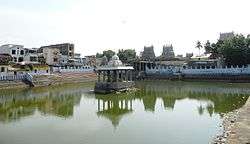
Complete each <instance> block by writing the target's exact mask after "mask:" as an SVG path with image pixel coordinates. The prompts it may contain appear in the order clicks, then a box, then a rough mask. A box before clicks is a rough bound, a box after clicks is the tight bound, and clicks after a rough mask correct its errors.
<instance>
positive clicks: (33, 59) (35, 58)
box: [30, 56, 38, 62]
mask: <svg viewBox="0 0 250 144" xmlns="http://www.w3.org/2000/svg"><path fill="white" fill-rule="evenodd" d="M30 61H32V62H37V61H38V58H37V57H34V56H31V57H30Z"/></svg>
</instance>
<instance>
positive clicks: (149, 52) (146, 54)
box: [141, 46, 155, 60]
mask: <svg viewBox="0 0 250 144" xmlns="http://www.w3.org/2000/svg"><path fill="white" fill-rule="evenodd" d="M141 59H142V60H154V59H155V52H154V46H150V47H146V46H144V51H143V52H142V55H141Z"/></svg>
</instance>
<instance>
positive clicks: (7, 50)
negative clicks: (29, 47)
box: [0, 44, 26, 62]
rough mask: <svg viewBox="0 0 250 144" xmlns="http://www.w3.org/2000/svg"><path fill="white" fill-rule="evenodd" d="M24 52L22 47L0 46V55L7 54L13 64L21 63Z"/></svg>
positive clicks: (12, 45) (13, 45)
mask: <svg viewBox="0 0 250 144" xmlns="http://www.w3.org/2000/svg"><path fill="white" fill-rule="evenodd" d="M25 53H26V50H25V48H24V46H23V45H15V44H6V45H2V46H0V54H9V55H11V57H12V58H13V59H12V61H13V62H23V61H24V56H25Z"/></svg>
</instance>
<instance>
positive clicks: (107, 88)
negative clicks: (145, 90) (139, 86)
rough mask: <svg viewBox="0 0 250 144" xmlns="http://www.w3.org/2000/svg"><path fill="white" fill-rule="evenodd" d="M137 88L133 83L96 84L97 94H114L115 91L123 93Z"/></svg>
mask: <svg viewBox="0 0 250 144" xmlns="http://www.w3.org/2000/svg"><path fill="white" fill-rule="evenodd" d="M134 86H135V83H134V82H133V81H131V82H96V84H95V92H96V93H102V94H106V93H112V92H115V91H123V90H126V89H129V88H132V87H134Z"/></svg>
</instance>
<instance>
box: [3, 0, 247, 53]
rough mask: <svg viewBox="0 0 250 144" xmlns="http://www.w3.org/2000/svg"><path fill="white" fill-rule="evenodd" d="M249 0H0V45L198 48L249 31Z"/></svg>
mask: <svg viewBox="0 0 250 144" xmlns="http://www.w3.org/2000/svg"><path fill="white" fill-rule="evenodd" d="M249 4H250V2H249V1H248V0H0V19H1V22H0V45H1V44H6V43H14V44H22V45H25V47H40V46H42V45H48V44H55V43H62V42H71V43H74V44H75V46H76V51H77V52H80V53H81V54H82V55H90V54H95V53H96V52H100V51H103V50H107V49H112V50H118V49H119V48H134V49H136V51H137V52H140V51H142V50H143V46H144V45H151V44H152V45H154V46H155V51H156V54H157V55H159V54H160V53H161V51H162V45H164V44H173V46H174V49H175V52H176V54H185V53H186V52H194V53H196V54H197V53H198V50H197V49H195V43H196V41H197V40H201V41H202V42H204V41H206V40H211V41H215V40H216V39H217V38H218V37H219V33H220V32H229V31H235V32H236V33H243V34H248V33H250V29H249V26H250V20H249V18H248V17H249V10H248V9H249V8H248V7H249Z"/></svg>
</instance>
